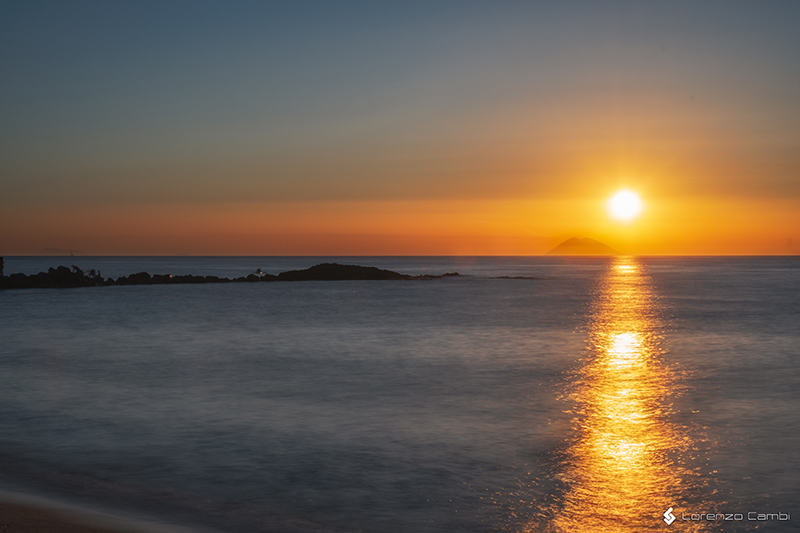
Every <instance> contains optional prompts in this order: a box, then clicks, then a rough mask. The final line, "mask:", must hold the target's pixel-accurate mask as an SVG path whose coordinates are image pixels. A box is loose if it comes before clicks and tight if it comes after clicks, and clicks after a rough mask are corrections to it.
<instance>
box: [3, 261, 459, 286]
mask: <svg viewBox="0 0 800 533" xmlns="http://www.w3.org/2000/svg"><path fill="white" fill-rule="evenodd" d="M458 275H459V274H458V273H457V272H450V273H447V274H442V275H441V276H432V275H422V276H410V275H408V274H400V273H399V272H394V271H392V270H384V269H381V268H377V267H365V266H359V265H340V264H338V263H322V264H319V265H315V266H312V267H311V268H307V269H305V270H290V271H288V272H281V273H280V274H278V275H277V276H274V275H271V274H264V273H260V274H249V275H248V276H246V277H244V276H243V277H238V278H233V279H230V278H221V277H218V276H193V275H184V276H173V275H172V274H155V275H152V276H151V275H150V274H148V273H147V272H137V273H136V274H131V275H129V276H122V277H119V278H117V279H116V280H115V279H113V278H106V279H104V278H103V277H102V276H101V275H100V272H95V271H94V270H90V271H89V272H87V273H85V272H83V271H82V270H81V269H80V268H78V267H76V266H73V267H72V268H67V267H65V266H60V267H58V268H50V269H49V270H48V271H47V272H39V273H38V274H32V275H30V276H27V275H25V274H12V275H10V276H2V277H0V288H3V289H50V288H73V287H99V286H108V285H174V284H182V283H255V282H271V281H276V282H277V281H344V280H353V281H355V280H425V279H437V278H445V277H455V276H458Z"/></svg>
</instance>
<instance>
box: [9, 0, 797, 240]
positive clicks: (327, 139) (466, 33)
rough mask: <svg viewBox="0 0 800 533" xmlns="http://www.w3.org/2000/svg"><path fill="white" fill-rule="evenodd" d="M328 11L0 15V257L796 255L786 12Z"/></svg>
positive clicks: (47, 6) (49, 6)
mask: <svg viewBox="0 0 800 533" xmlns="http://www.w3.org/2000/svg"><path fill="white" fill-rule="evenodd" d="M343 6H348V9H339V8H337V9H334V8H333V7H331V6H330V5H328V4H326V3H318V4H315V9H314V10H308V9H303V8H301V7H299V6H297V5H294V4H293V3H284V4H281V3H276V4H274V5H271V6H270V7H269V8H267V7H266V6H245V5H239V4H234V5H231V6H229V7H226V8H224V9H223V8H218V9H211V8H209V7H208V6H205V7H200V6H197V7H196V9H195V10H194V12H193V15H192V16H191V17H188V18H187V17H186V16H185V10H184V9H181V8H180V6H177V5H175V6H171V7H164V8H163V9H161V10H159V11H158V13H157V15H158V16H157V17H156V16H155V15H156V13H155V12H153V11H152V9H151V8H150V7H148V6H137V5H130V6H127V5H126V6H121V5H120V6H117V7H116V8H114V9H109V10H95V9H91V6H88V5H87V6H83V7H81V8H78V7H72V8H69V9H67V8H65V7H64V6H62V5H60V4H59V3H57V2H52V3H48V2H44V3H43V4H42V6H41V9H33V8H29V7H27V6H24V5H19V6H9V5H6V6H0V33H2V34H3V35H4V36H5V37H4V38H5V39H6V40H7V42H8V46H5V47H3V49H2V50H0V64H1V65H2V67H3V71H4V72H7V73H10V75H9V76H8V77H7V81H6V83H5V84H3V85H0V115H1V116H3V117H4V119H3V121H2V122H0V191H2V192H1V193H0V229H2V231H0V255H36V254H40V253H42V251H43V250H47V249H60V250H63V251H70V250H71V251H73V252H75V253H81V254H85V255H175V254H188V255H537V254H543V253H546V252H547V251H548V250H550V249H552V248H553V247H555V246H556V245H557V244H559V243H560V242H562V241H563V240H565V239H567V238H570V237H590V238H594V239H596V240H599V241H601V242H604V243H606V244H608V245H609V246H611V247H612V248H614V249H616V250H619V251H620V252H623V253H626V254H632V255H773V254H774V255H796V254H800V100H798V99H797V97H796V96H797V94H798V91H800V64H799V63H798V62H797V61H796V59H795V56H796V51H797V50H798V49H800V33H798V32H797V31H796V28H797V27H798V26H800V8H794V7H792V6H785V7H783V8H777V7H776V8H775V9H773V10H770V11H769V12H768V11H767V10H763V9H759V8H758V7H757V6H751V5H749V4H746V3H738V2H732V3H731V2H728V3H724V4H715V3H713V2H712V3H710V4H709V5H697V4H696V3H692V2H681V1H678V2H674V3H669V4H666V3H659V2H652V3H648V2H641V3H636V4H635V5H634V4H624V3H610V4H609V5H607V6H605V7H602V6H599V5H594V4H589V5H585V6H583V7H582V8H579V9H578V8H570V7H568V6H557V5H553V6H537V5H503V6H491V5H489V4H485V3H471V2H466V3H465V2H454V3H450V2H448V1H447V0H445V1H444V2H442V3H441V4H437V5H436V6H432V5H427V6H426V7H425V9H422V8H421V7H420V6H413V5H406V4H397V5H383V6H378V5H374V6H372V5H362V4H355V3H353V4H352V5H351V4H350V3H348V2H343V3H342V4H341V5H340V7H343ZM723 6H724V9H723V8H722V7H723ZM267 30H269V31H267ZM143 34H147V35H148V36H149V38H148V40H147V42H142V39H141V35H143ZM622 188H628V189H631V190H633V191H636V192H637V193H638V194H639V195H640V196H641V199H642V201H643V203H644V210H643V211H642V213H641V215H640V216H638V217H637V218H635V219H633V220H631V221H628V222H621V221H618V220H615V219H613V218H611V217H610V216H609V215H608V212H607V210H606V202H607V201H608V199H609V198H610V197H611V196H612V195H613V194H614V193H615V192H616V191H618V190H619V189H622Z"/></svg>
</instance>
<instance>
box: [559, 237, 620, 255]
mask: <svg viewBox="0 0 800 533" xmlns="http://www.w3.org/2000/svg"><path fill="white" fill-rule="evenodd" d="M547 255H619V252H618V251H616V250H614V249H613V248H611V247H610V246H608V245H605V244H603V243H602V242H600V241H596V240H594V239H589V238H587V237H584V238H578V237H572V238H571V239H567V240H566V241H564V242H562V243H561V244H559V245H558V246H556V247H555V248H553V249H552V250H550V251H549V252H547Z"/></svg>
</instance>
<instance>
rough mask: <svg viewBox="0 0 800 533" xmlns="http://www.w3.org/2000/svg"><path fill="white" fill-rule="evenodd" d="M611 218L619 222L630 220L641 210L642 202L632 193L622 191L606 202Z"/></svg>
mask: <svg viewBox="0 0 800 533" xmlns="http://www.w3.org/2000/svg"><path fill="white" fill-rule="evenodd" d="M608 210H609V212H610V213H611V216H612V217H614V218H617V219H619V220H631V219H632V218H634V217H635V216H636V215H638V214H639V213H640V212H641V210H642V201H641V200H639V195H638V194H636V193H635V192H633V191H627V190H622V191H619V192H618V193H617V194H615V195H614V196H612V197H611V200H609V201H608Z"/></svg>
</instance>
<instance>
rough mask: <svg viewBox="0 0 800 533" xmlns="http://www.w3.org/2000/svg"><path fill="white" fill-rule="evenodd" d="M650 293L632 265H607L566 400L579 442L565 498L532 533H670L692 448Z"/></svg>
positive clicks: (569, 460) (630, 261)
mask: <svg viewBox="0 0 800 533" xmlns="http://www.w3.org/2000/svg"><path fill="white" fill-rule="evenodd" d="M652 291H653V289H652V287H651V284H650V281H649V277H648V276H647V275H646V274H645V273H644V272H643V271H642V267H641V266H640V265H639V264H638V263H637V261H636V260H635V259H634V258H629V257H623V258H618V259H615V261H614V263H613V264H612V265H610V268H609V270H608V272H607V274H606V276H605V278H604V279H603V281H602V283H601V286H600V291H599V293H598V294H597V296H596V298H595V301H594V305H593V309H592V315H591V319H590V326H589V339H588V341H589V349H588V357H587V359H586V361H585V362H584V364H583V366H582V367H581V368H580V369H579V370H578V371H577V372H576V374H575V381H574V383H573V388H572V389H571V393H570V400H572V401H573V402H574V404H575V408H576V411H575V415H576V427H575V436H574V437H575V438H574V440H571V441H570V442H571V444H570V445H569V446H568V448H567V450H566V455H565V458H564V461H563V462H562V467H561V474H560V476H559V478H560V479H561V480H562V481H563V482H564V483H565V486H566V490H565V493H564V495H563V497H562V498H560V501H559V502H558V503H557V504H556V507H557V508H555V509H553V514H552V516H551V521H550V523H549V524H548V525H547V526H546V527H544V528H542V525H541V524H539V525H538V526H537V525H534V524H531V527H530V528H529V530H530V531H541V530H548V531H559V532H562V531H563V532H605V533H612V532H631V531H649V530H653V531H655V530H659V531H664V530H666V529H668V526H667V524H666V523H665V522H664V521H663V518H664V517H663V513H664V512H665V511H666V510H667V509H668V508H670V507H673V506H675V505H676V503H677V502H678V501H680V500H681V492H682V491H683V490H685V489H687V488H688V487H687V486H686V482H687V481H688V480H689V479H688V478H691V475H688V476H687V474H688V471H687V470H685V469H684V468H682V467H681V466H680V463H681V461H680V460H679V458H680V456H681V454H683V453H684V452H685V450H687V448H688V445H689V441H688V437H687V436H686V435H685V434H683V433H682V432H681V431H679V430H678V429H675V428H673V427H672V426H671V425H670V423H669V422H668V420H667V418H668V415H669V412H670V408H671V405H670V401H669V397H670V396H671V394H673V393H674V390H675V387H676V386H677V385H678V384H677V383H676V378H675V377H674V376H673V375H672V373H671V372H669V370H668V368H667V367H666V366H665V364H664V363H663V361H662V356H663V347H662V345H663V339H662V335H663V334H662V330H663V326H662V324H661V322H660V313H659V308H658V305H657V303H656V301H655V297H654V294H653V292H652ZM686 525H689V526H690V527H691V526H692V524H685V523H684V524H680V526H681V531H688V530H691V529H687V528H686ZM695 525H697V524H695ZM675 526H676V527H677V526H678V524H675Z"/></svg>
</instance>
